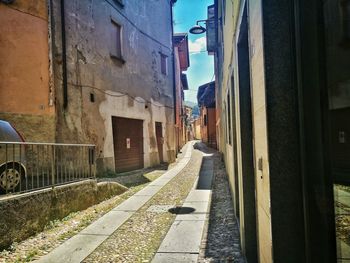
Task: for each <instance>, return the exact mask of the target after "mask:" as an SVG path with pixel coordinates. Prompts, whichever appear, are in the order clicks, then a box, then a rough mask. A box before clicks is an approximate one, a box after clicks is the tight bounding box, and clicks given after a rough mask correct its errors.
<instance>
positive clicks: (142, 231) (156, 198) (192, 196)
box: [39, 142, 213, 262]
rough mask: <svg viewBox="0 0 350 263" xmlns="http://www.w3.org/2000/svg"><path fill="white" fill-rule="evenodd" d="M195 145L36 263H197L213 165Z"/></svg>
mask: <svg viewBox="0 0 350 263" xmlns="http://www.w3.org/2000/svg"><path fill="white" fill-rule="evenodd" d="M193 144H194V143H193V142H191V143H188V144H187V147H186V148H185V149H186V150H184V154H183V155H182V158H181V160H180V161H179V162H178V163H177V165H176V166H174V167H173V168H172V169H171V170H169V171H168V172H166V173H165V174H164V175H163V176H161V177H160V178H158V179H157V180H155V181H153V182H152V183H150V184H149V185H148V186H147V187H145V188H144V189H143V190H141V191H139V192H138V193H136V194H135V195H134V196H132V197H130V198H129V199H128V200H126V201H125V202H123V203H122V204H120V205H118V206H117V207H115V208H114V209H112V210H111V211H110V212H109V213H107V214H106V215H104V216H103V217H101V218H100V219H99V220H97V221H96V222H94V223H93V224H91V225H90V226H88V227H87V228H85V229H84V230H83V231H81V232H80V233H79V234H78V235H76V236H74V237H73V238H71V239H69V240H68V241H66V242H65V243H63V244H62V245H61V246H60V247H58V248H56V249H55V250H53V251H52V252H51V253H49V254H48V255H46V256H44V257H42V258H41V259H40V260H39V262H149V261H150V260H152V258H153V262H196V261H197V258H198V253H199V249H200V243H201V238H202V234H203V229H204V225H205V221H206V220H207V216H208V212H209V211H208V210H209V207H210V205H209V203H210V198H211V190H210V185H211V180H212V175H213V163H212V161H210V159H208V160H206V159H205V154H204V153H202V152H200V151H196V150H193ZM192 152H193V153H194V154H192ZM192 155H193V156H192ZM203 156H204V157H203ZM202 158H203V163H202ZM190 159H191V163H190V165H188V163H189V162H190ZM201 164H202V167H201ZM201 168H202V169H201ZM200 170H201V171H202V172H201V175H200V177H199V180H198V174H199V172H200ZM203 171H204V172H203ZM203 178H204V179H203ZM173 179H174V180H173ZM192 185H193V187H192ZM186 196H187V198H186ZM184 199H185V200H184ZM170 204H171V205H170ZM168 212H170V213H168ZM172 213H174V214H177V216H176V217H175V215H173V214H172ZM157 224H158V225H157ZM169 226H170V229H169ZM157 248H159V249H158V251H157Z"/></svg>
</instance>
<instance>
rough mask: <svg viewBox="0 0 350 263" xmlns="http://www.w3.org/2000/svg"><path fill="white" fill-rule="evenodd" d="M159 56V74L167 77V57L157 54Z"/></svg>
mask: <svg viewBox="0 0 350 263" xmlns="http://www.w3.org/2000/svg"><path fill="white" fill-rule="evenodd" d="M159 54H160V72H161V73H162V74H163V75H165V76H167V75H168V56H167V55H165V54H163V53H161V52H160V53H159Z"/></svg>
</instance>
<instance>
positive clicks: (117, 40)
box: [111, 20, 122, 59]
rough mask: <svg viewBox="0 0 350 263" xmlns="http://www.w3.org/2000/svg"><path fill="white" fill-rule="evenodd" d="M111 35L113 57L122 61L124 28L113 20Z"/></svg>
mask: <svg viewBox="0 0 350 263" xmlns="http://www.w3.org/2000/svg"><path fill="white" fill-rule="evenodd" d="M111 34H112V36H111V41H112V43H111V55H112V57H114V58H118V59H122V36H121V34H122V27H121V25H119V24H117V23H116V22H115V21H113V20H112V30H111Z"/></svg>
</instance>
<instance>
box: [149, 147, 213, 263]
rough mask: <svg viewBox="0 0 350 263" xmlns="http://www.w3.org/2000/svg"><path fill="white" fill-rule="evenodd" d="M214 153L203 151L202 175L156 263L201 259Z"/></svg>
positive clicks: (159, 250)
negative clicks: (199, 256) (200, 253)
mask: <svg viewBox="0 0 350 263" xmlns="http://www.w3.org/2000/svg"><path fill="white" fill-rule="evenodd" d="M211 156H212V154H205V153H203V161H202V165H201V170H200V174H199V178H198V180H196V182H195V183H194V185H193V187H192V189H191V191H190V193H189V194H188V196H187V198H186V200H185V202H184V203H183V205H182V207H181V209H179V211H178V215H177V216H176V219H175V221H174V223H173V224H172V226H171V227H170V229H169V231H168V233H167V235H166V236H165V238H164V240H163V242H162V244H161V245H160V247H159V249H158V251H157V253H156V255H155V257H154V259H153V261H152V262H154V263H161V262H184V263H186V262H197V260H198V255H199V251H200V245H201V240H202V236H203V231H204V226H205V223H206V220H207V217H208V214H209V208H210V198H211V183H212V178H213V160H212V159H211Z"/></svg>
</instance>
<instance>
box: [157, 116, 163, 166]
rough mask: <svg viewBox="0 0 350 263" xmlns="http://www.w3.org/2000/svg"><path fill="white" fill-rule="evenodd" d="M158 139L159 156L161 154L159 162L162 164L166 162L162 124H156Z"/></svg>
mask: <svg viewBox="0 0 350 263" xmlns="http://www.w3.org/2000/svg"><path fill="white" fill-rule="evenodd" d="M156 137H157V147H158V154H159V161H160V162H161V163H162V162H164V159H163V142H164V138H163V131H162V123H161V122H156Z"/></svg>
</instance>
